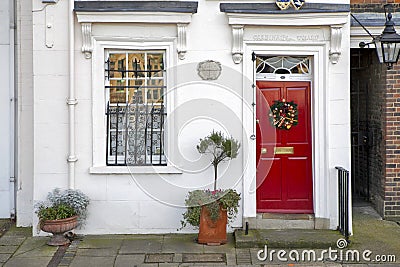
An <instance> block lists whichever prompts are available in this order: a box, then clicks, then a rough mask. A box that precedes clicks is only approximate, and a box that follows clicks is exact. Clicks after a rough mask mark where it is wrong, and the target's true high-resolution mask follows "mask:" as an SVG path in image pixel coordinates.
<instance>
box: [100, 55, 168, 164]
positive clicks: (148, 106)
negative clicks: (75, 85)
mask: <svg viewBox="0 0 400 267" xmlns="http://www.w3.org/2000/svg"><path fill="white" fill-rule="evenodd" d="M105 77H106V82H105V90H106V100H107V105H106V112H105V113H106V116H107V133H106V134H107V150H106V153H107V156H106V161H107V165H133V166H143V165H166V158H165V155H164V148H165V141H164V140H165V127H164V122H165V118H166V115H167V114H166V108H165V101H164V93H165V91H166V77H165V51H162V50H160V51H108V53H107V61H106V62H105Z"/></svg>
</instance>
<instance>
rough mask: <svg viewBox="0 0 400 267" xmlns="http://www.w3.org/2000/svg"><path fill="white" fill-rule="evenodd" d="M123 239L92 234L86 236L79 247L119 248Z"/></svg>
mask: <svg viewBox="0 0 400 267" xmlns="http://www.w3.org/2000/svg"><path fill="white" fill-rule="evenodd" d="M122 241H123V239H120V238H118V239H111V238H108V236H96V237H94V236H91V237H89V238H86V237H85V238H84V239H83V240H82V241H81V242H79V244H78V248H79V249H85V248H87V249H100V248H103V249H119V248H120V247H121V244H122Z"/></svg>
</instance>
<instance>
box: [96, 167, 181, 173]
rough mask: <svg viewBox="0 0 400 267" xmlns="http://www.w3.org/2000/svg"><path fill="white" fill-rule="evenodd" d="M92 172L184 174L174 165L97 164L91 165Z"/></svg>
mask: <svg viewBox="0 0 400 267" xmlns="http://www.w3.org/2000/svg"><path fill="white" fill-rule="evenodd" d="M89 173H91V174H182V171H180V170H178V169H177V168H175V167H173V166H136V167H134V166H130V167H128V166H95V167H90V169H89Z"/></svg>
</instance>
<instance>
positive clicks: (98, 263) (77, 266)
mask: <svg viewBox="0 0 400 267" xmlns="http://www.w3.org/2000/svg"><path fill="white" fill-rule="evenodd" d="M114 262H115V257H82V256H76V257H75V258H74V259H73V260H72V262H71V264H70V267H110V266H113V265H114ZM128 266H129V265H128Z"/></svg>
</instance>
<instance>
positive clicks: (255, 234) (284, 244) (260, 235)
mask: <svg viewBox="0 0 400 267" xmlns="http://www.w3.org/2000/svg"><path fill="white" fill-rule="evenodd" d="M340 238H343V236H342V235H341V234H340V233H339V232H338V231H333V230H314V229H312V230H307V229H284V230H281V229H263V230H262V229H250V230H249V232H248V234H247V235H245V231H243V230H236V231H235V243H236V248H263V247H264V245H267V246H268V247H269V248H313V249H328V248H329V247H332V249H335V248H337V246H336V242H337V240H338V239H340Z"/></svg>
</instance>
